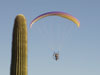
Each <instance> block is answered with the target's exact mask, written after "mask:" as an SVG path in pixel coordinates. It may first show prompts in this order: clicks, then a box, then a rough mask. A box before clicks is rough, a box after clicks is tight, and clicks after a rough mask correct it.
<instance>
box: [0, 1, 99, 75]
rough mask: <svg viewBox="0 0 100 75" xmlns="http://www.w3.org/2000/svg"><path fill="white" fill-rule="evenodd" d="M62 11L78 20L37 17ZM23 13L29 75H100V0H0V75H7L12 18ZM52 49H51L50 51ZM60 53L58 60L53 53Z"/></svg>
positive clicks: (8, 70)
mask: <svg viewBox="0 0 100 75" xmlns="http://www.w3.org/2000/svg"><path fill="white" fill-rule="evenodd" d="M49 11H62V12H66V13H69V14H71V15H72V16H74V17H76V18H77V19H78V20H79V21H80V28H77V27H76V25H75V24H74V23H73V22H71V21H69V20H66V19H63V18H60V17H56V16H52V17H51V16H50V17H46V18H44V19H41V20H39V21H38V22H36V23H35V24H34V25H33V26H32V28H31V29H30V28H29V25H30V23H31V21H32V20H33V19H34V18H35V17H37V16H38V15H40V14H42V13H45V12H49ZM18 14H24V16H25V17H26V19H27V29H28V75H40V74H41V75H100V29H99V28H100V21H99V20H100V0H15V1H14V0H9V1H8V0H0V35H1V36H0V75H9V74H10V64H11V47H12V46H11V43H12V30H13V25H14V19H15V17H16V16H17V15H18ZM52 48H53V49H52ZM58 49H60V50H59V54H60V58H59V60H58V61H55V60H54V59H53V56H52V55H53V52H54V51H56V50H58Z"/></svg>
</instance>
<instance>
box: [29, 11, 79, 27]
mask: <svg viewBox="0 0 100 75" xmlns="http://www.w3.org/2000/svg"><path fill="white" fill-rule="evenodd" d="M47 16H60V17H63V18H66V19H69V20H71V21H72V22H74V23H75V24H76V25H77V27H80V22H79V21H78V20H77V19H76V18H75V17H73V16H72V15H70V14H68V13H64V12H47V13H44V14H42V15H40V16H38V17H36V18H35V19H34V20H33V21H32V22H31V24H30V27H32V24H34V23H35V22H37V21H38V20H40V19H41V18H44V17H47Z"/></svg>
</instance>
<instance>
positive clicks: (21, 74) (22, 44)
mask: <svg viewBox="0 0 100 75" xmlns="http://www.w3.org/2000/svg"><path fill="white" fill-rule="evenodd" d="M12 37H13V40H12V57H11V68H10V75H27V25H26V19H25V17H24V15H22V14H19V15H18V16H16V18H15V23H14V28H13V36H12Z"/></svg>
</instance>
